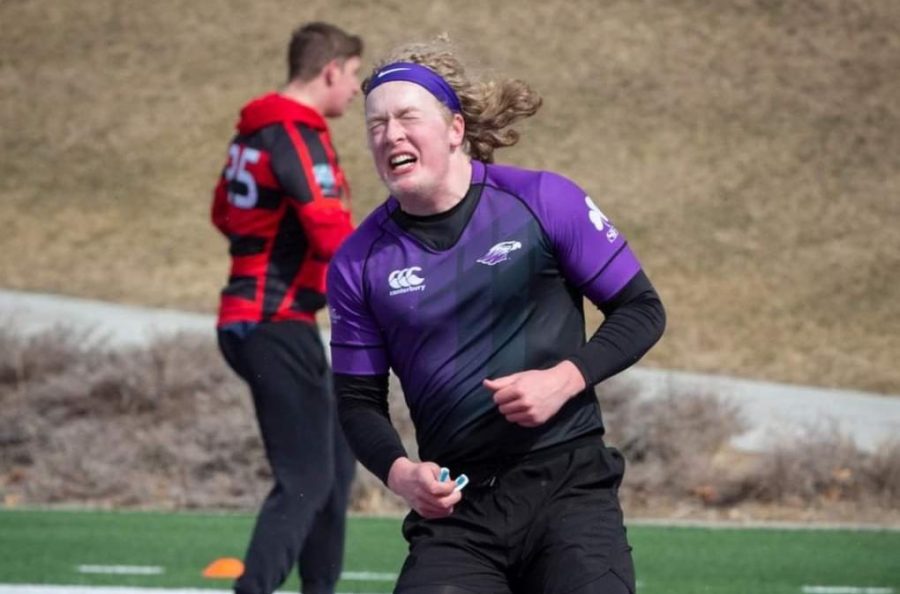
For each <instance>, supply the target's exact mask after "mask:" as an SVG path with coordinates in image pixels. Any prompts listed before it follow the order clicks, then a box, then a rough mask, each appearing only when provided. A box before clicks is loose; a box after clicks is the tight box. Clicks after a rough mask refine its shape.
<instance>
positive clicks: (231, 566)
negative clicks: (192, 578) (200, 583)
mask: <svg viewBox="0 0 900 594" xmlns="http://www.w3.org/2000/svg"><path fill="white" fill-rule="evenodd" d="M242 573H244V564H243V563H242V562H241V560H240V559H235V558H234V557H222V558H221V559H216V560H215V561H213V562H212V563H210V564H209V565H207V566H206V569H204V570H203V577H205V578H210V579H214V580H215V579H231V580H233V579H235V578H238V577H240V576H241V574H242Z"/></svg>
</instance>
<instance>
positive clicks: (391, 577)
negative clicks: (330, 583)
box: [341, 571, 397, 582]
mask: <svg viewBox="0 0 900 594" xmlns="http://www.w3.org/2000/svg"><path fill="white" fill-rule="evenodd" d="M341 579H342V580H347V581H348V582H354V581H355V582H393V581H395V580H396V579H397V574H396V573H384V572H378V571H345V572H343V573H342V574H341Z"/></svg>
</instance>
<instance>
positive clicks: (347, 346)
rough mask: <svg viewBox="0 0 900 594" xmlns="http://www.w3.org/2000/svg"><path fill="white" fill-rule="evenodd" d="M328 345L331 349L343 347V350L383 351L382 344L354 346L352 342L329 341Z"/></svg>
mask: <svg viewBox="0 0 900 594" xmlns="http://www.w3.org/2000/svg"><path fill="white" fill-rule="evenodd" d="M329 344H331V346H333V347H343V348H345V349H383V348H384V345H383V344H354V343H352V342H335V341H333V340H332V341H331V342H330V343H329Z"/></svg>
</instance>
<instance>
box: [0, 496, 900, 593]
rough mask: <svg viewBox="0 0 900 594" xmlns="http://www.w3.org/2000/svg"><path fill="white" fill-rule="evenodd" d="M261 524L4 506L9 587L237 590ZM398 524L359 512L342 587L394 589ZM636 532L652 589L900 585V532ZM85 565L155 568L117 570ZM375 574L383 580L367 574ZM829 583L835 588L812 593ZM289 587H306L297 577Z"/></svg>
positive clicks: (892, 588)
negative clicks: (222, 569)
mask: <svg viewBox="0 0 900 594" xmlns="http://www.w3.org/2000/svg"><path fill="white" fill-rule="evenodd" d="M252 522H253V519H252V517H251V516H249V515H245V514H221V515H216V514H199V513H177V514H171V513H155V512H153V513H151V512H76V511H38V510H0V559H2V562H0V584H72V585H75V584H82V585H123V586H146V587H160V588H161V587H209V588H216V589H227V588H228V585H229V582H228V581H221V580H207V579H204V578H203V577H202V576H201V575H200V574H201V571H202V569H203V567H205V566H206V564H207V563H209V562H210V561H212V560H213V559H215V558H217V557H224V556H237V557H240V556H241V553H242V552H243V549H244V546H245V544H246V539H247V537H248V534H249V531H250V529H251V527H252ZM399 524H400V521H399V520H398V519H383V518H353V519H351V521H350V526H349V533H348V542H347V560H346V563H345V575H349V576H350V577H352V578H354V579H350V580H344V581H343V582H342V583H341V587H340V590H341V592H347V593H351V592H372V593H377V592H389V591H390V590H391V586H392V582H391V581H390V575H391V574H394V573H396V571H397V569H398V567H399V565H400V563H401V561H402V559H403V556H404V552H405V545H404V543H403V542H402V540H401V538H400V534H399ZM629 535H630V539H631V542H632V545H633V546H634V553H635V562H636V565H637V571H638V580H639V585H640V587H639V591H640V592H642V593H650V594H653V593H666V594H699V593H719V592H721V593H723V594H726V593H727V594H743V593H748V594H750V593H766V594H780V593H784V594H789V593H790V594H797V593H802V592H804V591H805V592H807V593H809V592H833V593H834V594H891V593H896V592H900V532H897V531H871V530H868V531H853V530H788V529H770V528H751V529H737V528H699V527H662V526H648V525H639V526H633V527H632V528H631V529H630V530H629ZM83 566H102V567H109V566H138V567H145V568H152V569H151V570H148V571H150V573H151V574H150V575H121V574H115V575H107V574H97V573H82V572H79V570H78V568H79V567H83ZM379 574H380V575H379ZM385 574H387V575H385ZM367 575H368V576H370V577H374V578H375V579H368V580H367V579H360V578H365V577H366V576H367ZM823 586H826V587H830V588H832V590H816V589H814V588H813V589H811V588H812V587H823ZM804 587H806V590H804ZM838 587H841V588H843V589H840V588H838ZM283 589H284V590H286V591H296V590H297V586H296V578H292V580H291V581H290V582H289V583H288V584H286V585H285V587H284V588H283Z"/></svg>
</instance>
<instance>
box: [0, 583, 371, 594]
mask: <svg viewBox="0 0 900 594" xmlns="http://www.w3.org/2000/svg"><path fill="white" fill-rule="evenodd" d="M280 591H282V592H286V590H280ZM0 594H233V593H232V591H231V590H210V589H208V588H133V587H130V588H123V587H120V586H45V585H37V584H15V585H12V584H0ZM338 594H341V593H338ZM369 594H374V593H369Z"/></svg>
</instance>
